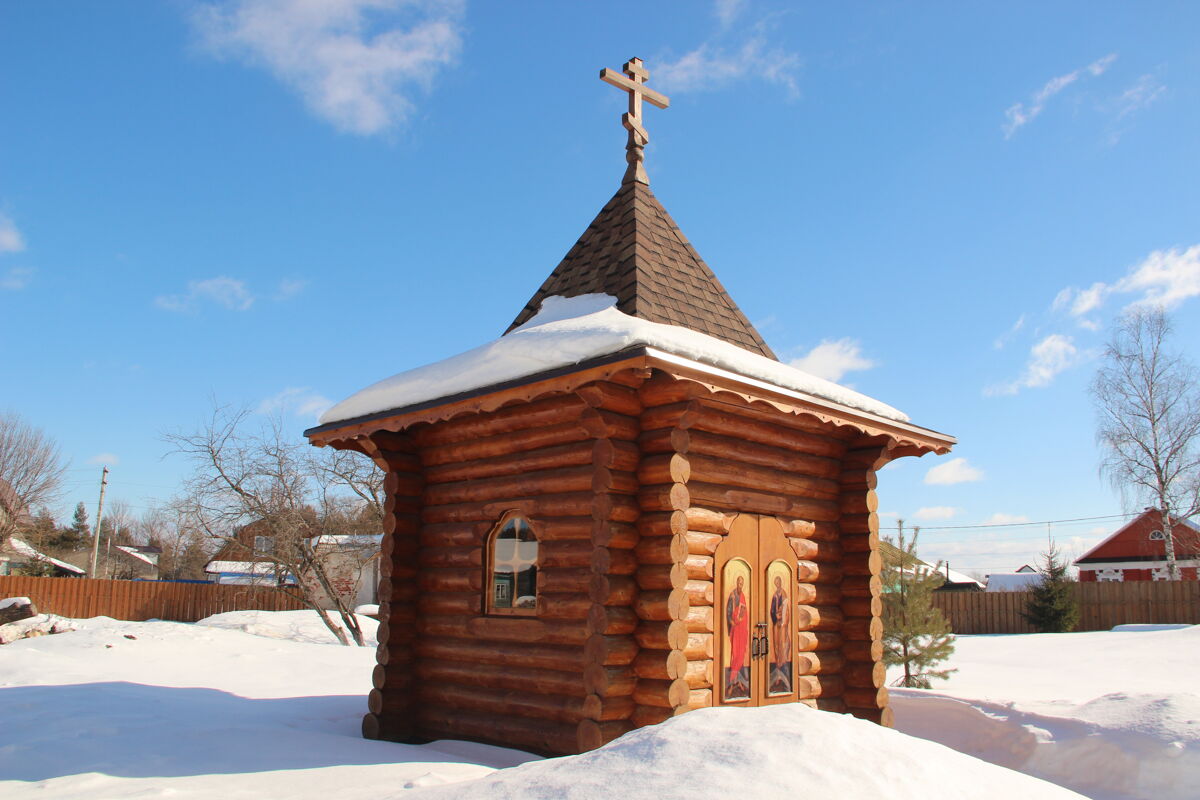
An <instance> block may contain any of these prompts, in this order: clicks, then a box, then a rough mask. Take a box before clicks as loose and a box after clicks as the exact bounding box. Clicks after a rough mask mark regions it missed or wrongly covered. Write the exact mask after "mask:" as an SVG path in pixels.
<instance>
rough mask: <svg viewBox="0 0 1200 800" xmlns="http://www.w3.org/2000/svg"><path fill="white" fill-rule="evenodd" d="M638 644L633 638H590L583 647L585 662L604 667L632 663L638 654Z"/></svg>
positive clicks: (596, 636)
mask: <svg viewBox="0 0 1200 800" xmlns="http://www.w3.org/2000/svg"><path fill="white" fill-rule="evenodd" d="M638 650H639V648H638V645H637V642H635V641H634V640H633V637H632V636H600V635H598V634H595V635H592V636H589V637H588V640H587V644H585V645H584V647H583V658H584V662H585V663H588V664H599V665H601V666H604V667H614V666H622V665H625V664H629V663H632V661H633V659H634V658H635V657H636V656H637V654H638Z"/></svg>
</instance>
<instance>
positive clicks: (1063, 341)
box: [984, 333, 1080, 395]
mask: <svg viewBox="0 0 1200 800" xmlns="http://www.w3.org/2000/svg"><path fill="white" fill-rule="evenodd" d="M1079 359H1080V354H1079V348H1077V347H1076V346H1075V341H1074V340H1073V339H1072V338H1071V337H1070V336H1063V335H1062V334H1060V333H1052V334H1050V335H1049V336H1047V337H1046V338H1044V339H1042V340H1041V341H1040V342H1038V343H1037V344H1035V345H1034V346H1033V347H1032V348H1031V349H1030V351H1029V363H1028V364H1026V365H1025V372H1024V373H1023V374H1022V375H1021V377H1020V378H1017V379H1016V380H1015V381H1012V382H1010V383H1004V384H999V385H997V386H989V387H988V388H987V389H985V390H984V394H986V395H1000V394H1016V393H1017V392H1019V391H1021V390H1022V389H1034V388H1040V387H1042V386H1049V385H1050V383H1051V382H1052V381H1053V380H1054V378H1055V377H1056V376H1057V375H1058V374H1059V373H1060V372H1062V371H1063V370H1066V369H1069V368H1070V367H1072V366H1074V365H1075V364H1077V363H1079Z"/></svg>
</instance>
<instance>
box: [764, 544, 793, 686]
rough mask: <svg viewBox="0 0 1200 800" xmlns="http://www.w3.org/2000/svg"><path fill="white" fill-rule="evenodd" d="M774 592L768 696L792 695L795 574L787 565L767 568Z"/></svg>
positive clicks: (771, 590) (774, 564)
mask: <svg viewBox="0 0 1200 800" xmlns="http://www.w3.org/2000/svg"><path fill="white" fill-rule="evenodd" d="M767 587H768V591H770V592H771V607H770V618H771V639H770V645H771V646H770V651H771V652H770V653H769V658H768V661H767V667H768V673H767V694H769V695H779V694H791V692H792V630H791V628H792V598H791V591H790V589H791V571H790V570H789V568H788V565H787V563H786V562H783V561H772V562H771V565H770V566H769V567H767Z"/></svg>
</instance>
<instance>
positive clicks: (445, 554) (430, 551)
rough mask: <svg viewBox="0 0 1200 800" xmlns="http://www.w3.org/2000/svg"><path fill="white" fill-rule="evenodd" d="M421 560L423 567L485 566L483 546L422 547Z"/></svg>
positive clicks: (468, 567)
mask: <svg viewBox="0 0 1200 800" xmlns="http://www.w3.org/2000/svg"><path fill="white" fill-rule="evenodd" d="M420 561H421V566H422V567H423V568H428V567H456V568H467V569H476V570H478V569H481V568H482V567H483V548H482V547H422V548H421V553H420Z"/></svg>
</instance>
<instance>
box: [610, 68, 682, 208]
mask: <svg viewBox="0 0 1200 800" xmlns="http://www.w3.org/2000/svg"><path fill="white" fill-rule="evenodd" d="M621 69H622V70H624V72H625V75H622V74H621V73H620V72H617V71H616V70H614V69H608V68H607V67H606V68H604V69H602V70H600V80H602V81H604V82H605V83H611V84H612V85H613V86H616V87H617V88H618V89H622V90H624V91H626V92H629V111H628V113H626V114H623V115H621V123H622V124H623V125H624V126H625V128H626V129H627V130H628V131H629V142H628V143H627V144H626V145H625V160H626V161H627V162H628V163H629V168H628V169H627V170H625V177H624V179H623V180H622V181H621V182H622V183H629V182H630V181H637V182H639V183H644V184H647V185H649V184H650V179H649V178H648V177H647V176H646V168H645V166H643V165H642V162H643V161H645V160H646V154H645V148H646V143H647V142H649V141H650V134H648V133H646V128H645V126H643V125H642V98H645V99H646V101H647V102H649V103H650V105H653V106H657V107H658V108H666V107H667V106H669V105H670V104H671V100H670V98H668V97H667V96H666V95H664V94H659V93H658V92H656V91H654V90H653V89H650V88H648V87H647V86H646V79H647V78H649V77H650V73H649V72H647V71H646V68H645V67H643V66H642V60H641V59H640V58H631V59H629V60H628V61H626V62H625V66H624V67H622V68H621ZM626 76H628V77H626Z"/></svg>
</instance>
